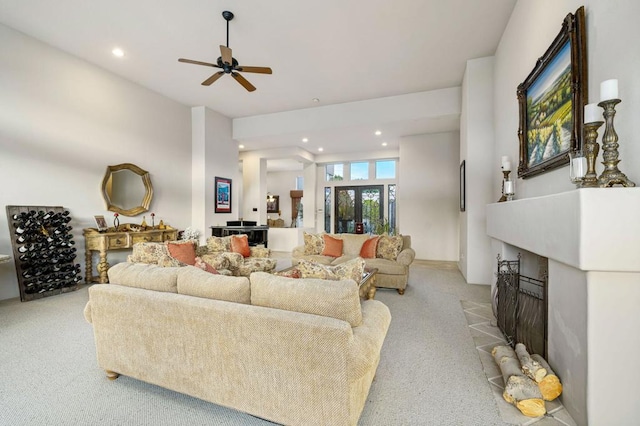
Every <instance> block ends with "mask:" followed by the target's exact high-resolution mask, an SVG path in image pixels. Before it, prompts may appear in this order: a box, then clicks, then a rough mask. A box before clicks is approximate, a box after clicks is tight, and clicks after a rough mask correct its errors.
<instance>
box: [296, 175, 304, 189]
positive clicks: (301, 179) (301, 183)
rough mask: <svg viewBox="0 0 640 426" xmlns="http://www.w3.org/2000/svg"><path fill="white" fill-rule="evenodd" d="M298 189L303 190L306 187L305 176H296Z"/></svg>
mask: <svg viewBox="0 0 640 426" xmlns="http://www.w3.org/2000/svg"><path fill="white" fill-rule="evenodd" d="M296 189H297V190H298V191H302V190H303V189H304V176H296Z"/></svg>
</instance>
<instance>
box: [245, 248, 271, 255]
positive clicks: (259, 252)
mask: <svg viewBox="0 0 640 426" xmlns="http://www.w3.org/2000/svg"><path fill="white" fill-rule="evenodd" d="M249 250H250V251H251V257H271V249H269V248H266V247H249Z"/></svg>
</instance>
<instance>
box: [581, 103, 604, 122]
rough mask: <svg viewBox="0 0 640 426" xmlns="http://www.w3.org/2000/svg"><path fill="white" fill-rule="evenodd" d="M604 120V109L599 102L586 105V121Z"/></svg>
mask: <svg viewBox="0 0 640 426" xmlns="http://www.w3.org/2000/svg"><path fill="white" fill-rule="evenodd" d="M596 121H602V110H601V109H600V107H599V106H598V104H588V105H585V106H584V122H585V123H595V122H596Z"/></svg>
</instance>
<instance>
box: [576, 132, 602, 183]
mask: <svg viewBox="0 0 640 426" xmlns="http://www.w3.org/2000/svg"><path fill="white" fill-rule="evenodd" d="M602 123H604V122H603V121H594V122H593V123H584V139H585V140H584V156H585V157H586V159H587V174H585V175H584V178H583V179H582V182H581V183H580V188H597V187H598V186H599V185H598V175H597V174H596V159H597V158H598V152H600V145H598V142H597V140H598V129H599V128H600V126H602Z"/></svg>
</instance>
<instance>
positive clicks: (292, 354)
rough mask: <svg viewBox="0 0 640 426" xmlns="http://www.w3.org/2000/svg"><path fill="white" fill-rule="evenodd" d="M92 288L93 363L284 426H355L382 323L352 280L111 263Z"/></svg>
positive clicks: (88, 311) (380, 311)
mask: <svg viewBox="0 0 640 426" xmlns="http://www.w3.org/2000/svg"><path fill="white" fill-rule="evenodd" d="M108 273H109V281H110V282H111V284H96V285H93V286H92V287H90V288H89V302H88V303H87V305H86V307H85V312H84V314H85V318H86V319H87V321H88V322H90V323H91V324H92V325H93V330H94V336H95V344H96V353H97V361H98V365H99V366H100V367H101V368H103V369H104V370H106V372H107V376H108V377H109V378H110V379H112V380H114V379H116V378H117V377H118V375H120V374H122V375H126V376H130V377H133V378H135V379H138V380H142V381H145V382H148V383H152V384H155V385H158V386H162V387H165V388H168V389H171V390H174V391H177V392H181V393H184V394H187V395H191V396H193V397H196V398H200V399H203V400H205V401H209V402H212V403H214V404H219V405H222V406H226V407H230V408H233V409H237V410H240V411H243V412H246V413H249V414H251V415H254V416H258V417H261V418H264V419H267V420H270V421H273V422H277V423H281V424H286V425H355V424H357V422H358V418H359V417H360V414H361V412H362V409H363V407H364V404H365V402H366V399H367V395H368V393H369V388H370V386H371V382H372V380H373V378H374V375H375V372H376V369H377V366H378V362H379V360H380V350H381V347H382V344H383V342H384V339H385V336H386V333H387V330H388V327H389V324H390V321H391V316H390V313H389V309H388V308H387V307H386V306H385V305H384V304H382V303H381V302H379V301H376V300H366V301H362V302H361V301H360V299H359V295H358V286H357V285H356V284H355V282H354V281H353V280H350V279H348V280H343V281H326V280H318V279H293V278H286V277H283V276H278V275H274V274H268V273H264V272H256V273H253V274H251V276H250V279H249V278H246V277H231V276H224V275H214V274H210V273H208V272H205V271H203V270H201V269H199V268H197V267H193V266H185V267H160V266H157V265H145V264H134V263H119V264H117V265H115V266H113V267H112V268H110V269H109V272H108Z"/></svg>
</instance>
